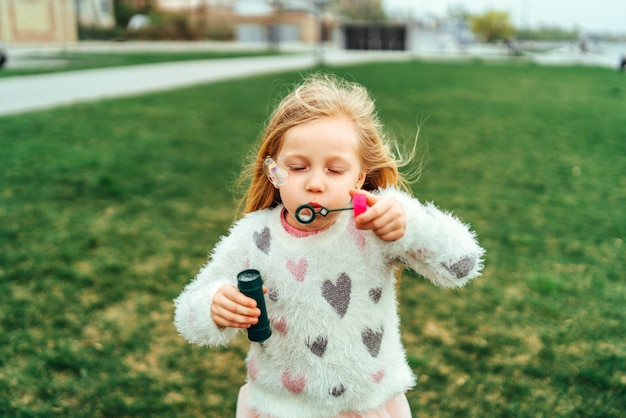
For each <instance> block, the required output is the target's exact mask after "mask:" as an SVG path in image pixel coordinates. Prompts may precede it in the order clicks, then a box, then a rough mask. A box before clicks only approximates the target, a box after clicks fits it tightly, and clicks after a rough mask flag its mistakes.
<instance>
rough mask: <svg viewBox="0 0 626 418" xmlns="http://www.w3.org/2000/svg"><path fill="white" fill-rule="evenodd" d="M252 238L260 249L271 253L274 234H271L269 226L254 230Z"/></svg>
mask: <svg viewBox="0 0 626 418" xmlns="http://www.w3.org/2000/svg"><path fill="white" fill-rule="evenodd" d="M252 238H253V239H254V244H255V245H256V247H257V248H258V249H259V250H261V251H263V252H264V253H265V254H269V253H270V245H271V243H272V235H271V234H270V229H269V228H268V227H265V228H263V230H261V232H257V231H254V234H253V236H252Z"/></svg>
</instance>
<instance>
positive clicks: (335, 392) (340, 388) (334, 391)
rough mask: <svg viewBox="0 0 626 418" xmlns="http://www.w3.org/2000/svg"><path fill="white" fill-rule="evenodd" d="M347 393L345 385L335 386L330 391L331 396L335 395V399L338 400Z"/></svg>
mask: <svg viewBox="0 0 626 418" xmlns="http://www.w3.org/2000/svg"><path fill="white" fill-rule="evenodd" d="M345 391H346V387H345V386H344V385H339V386H335V387H334V388H332V390H331V391H330V394H331V395H333V396H334V397H335V398H338V397H340V396H341V395H343V394H344V393H345Z"/></svg>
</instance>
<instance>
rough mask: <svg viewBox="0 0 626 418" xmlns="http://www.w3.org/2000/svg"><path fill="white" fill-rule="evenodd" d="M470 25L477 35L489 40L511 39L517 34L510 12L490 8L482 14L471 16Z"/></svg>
mask: <svg viewBox="0 0 626 418" xmlns="http://www.w3.org/2000/svg"><path fill="white" fill-rule="evenodd" d="M470 27H471V29H472V32H474V33H475V34H476V35H479V36H482V37H483V38H484V39H485V40H486V41H487V42H495V41H499V40H505V39H510V38H511V37H513V35H515V27H513V24H512V23H511V19H510V17H509V14H508V12H502V11H497V10H490V11H488V12H486V13H484V14H482V15H474V16H471V17H470Z"/></svg>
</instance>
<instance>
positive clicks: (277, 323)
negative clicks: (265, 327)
mask: <svg viewBox="0 0 626 418" xmlns="http://www.w3.org/2000/svg"><path fill="white" fill-rule="evenodd" d="M270 322H271V323H272V328H273V329H275V330H276V331H278V332H280V334H281V335H283V336H285V335H287V320H286V319H285V317H282V316H281V317H280V318H278V319H274V318H272V319H271V320H270Z"/></svg>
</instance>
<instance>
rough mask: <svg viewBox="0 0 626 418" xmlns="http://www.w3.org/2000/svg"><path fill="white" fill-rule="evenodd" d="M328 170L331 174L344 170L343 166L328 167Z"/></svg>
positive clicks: (343, 171)
mask: <svg viewBox="0 0 626 418" xmlns="http://www.w3.org/2000/svg"><path fill="white" fill-rule="evenodd" d="M328 171H329V172H331V173H332V174H344V173H345V172H346V170H344V169H343V168H329V169H328Z"/></svg>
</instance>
